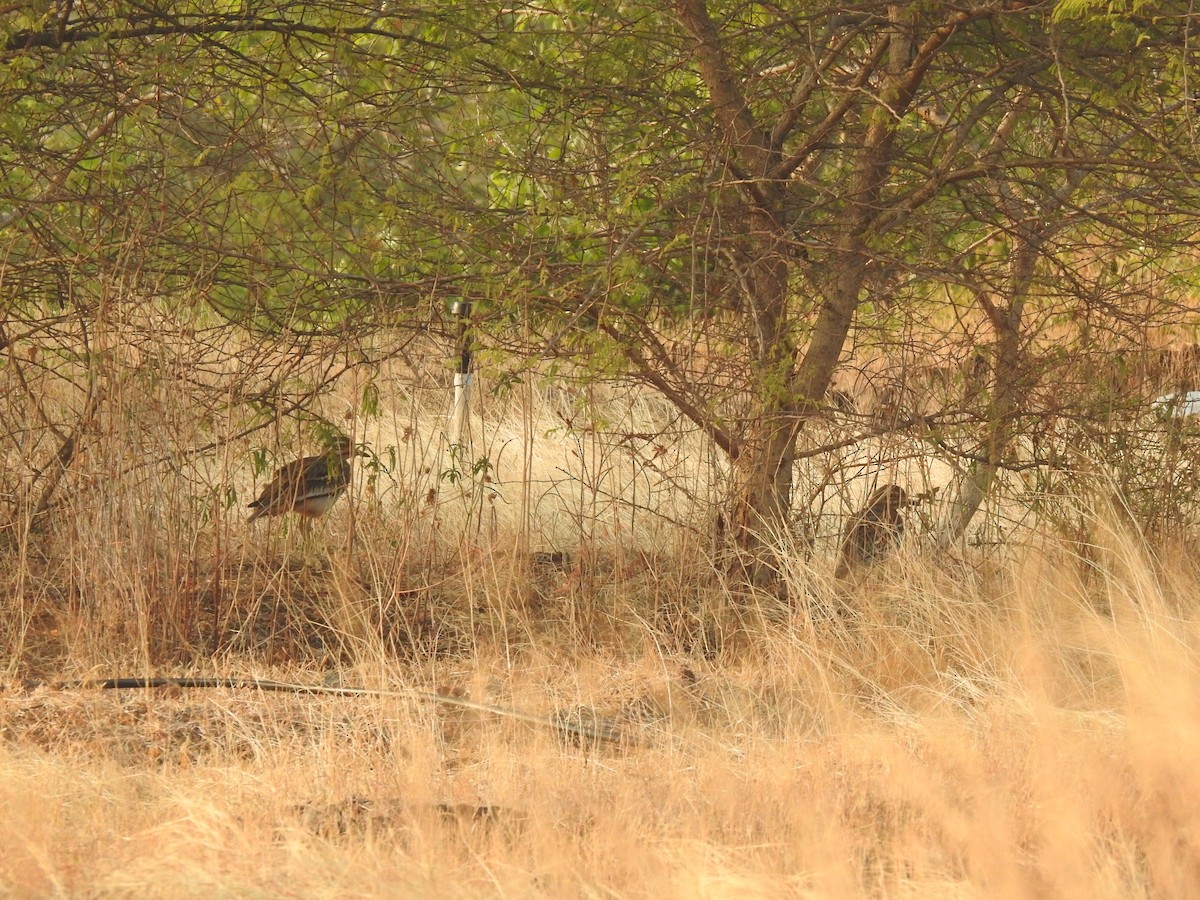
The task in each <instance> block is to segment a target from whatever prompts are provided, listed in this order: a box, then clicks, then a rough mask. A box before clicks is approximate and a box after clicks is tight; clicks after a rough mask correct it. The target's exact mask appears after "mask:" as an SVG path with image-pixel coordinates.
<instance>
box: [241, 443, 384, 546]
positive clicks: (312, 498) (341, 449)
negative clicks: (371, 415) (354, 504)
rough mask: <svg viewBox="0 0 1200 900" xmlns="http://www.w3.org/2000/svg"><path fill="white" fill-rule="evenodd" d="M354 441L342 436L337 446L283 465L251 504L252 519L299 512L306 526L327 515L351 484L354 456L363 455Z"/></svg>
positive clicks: (249, 520) (250, 519) (334, 445)
mask: <svg viewBox="0 0 1200 900" xmlns="http://www.w3.org/2000/svg"><path fill="white" fill-rule="evenodd" d="M361 455H362V451H355V448H354V441H352V440H351V439H350V438H349V437H347V436H346V435H339V436H338V438H337V440H336V441H335V442H334V443H333V445H332V446H331V447H330V448H329V449H328V450H327V451H326V452H324V453H321V454H319V455H317V456H305V457H304V458H302V459H298V460H296V461H295V462H290V463H288V464H287V465H285V466H281V467H280V468H279V470H278V471H276V472H275V475H274V477H273V478H272V479H271V481H270V483H269V484H268V485H267V486H266V487H265V488H263V491H262V493H261V494H259V495H258V499H257V500H255V501H254V502H253V503H251V504H249V506H248V508H249V509H252V510H254V512H252V513H250V518H249V519H248V520H247V521H248V522H253V521H255V520H256V519H260V518H262V517H263V516H281V515H283V514H284V513H289V512H291V513H295V514H296V515H298V516H300V517H302V518H303V519H304V520H305V522H304V524H305V525H308V524H309V521H310V520H312V519H316V518H318V517H319V516H323V515H325V513H327V512H329V510H330V509H331V508H332V507H333V504H335V503H336V502H337V500H338V498H339V497H341V496H342V494H344V493H345V492H346V488H347V487H349V485H350V458H351V457H352V456H361Z"/></svg>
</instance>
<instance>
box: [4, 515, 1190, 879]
mask: <svg viewBox="0 0 1200 900" xmlns="http://www.w3.org/2000/svg"><path fill="white" fill-rule="evenodd" d="M1098 533H1101V534H1102V536H1103V541H1101V542H1098V543H1101V544H1102V546H1100V547H1099V549H1098V551H1097V553H1096V554H1095V558H1093V559H1092V560H1090V561H1088V562H1087V563H1086V564H1085V563H1083V562H1082V561H1080V560H1079V559H1078V558H1077V557H1076V556H1074V555H1072V554H1070V553H1067V552H1065V551H1063V550H1062V549H1060V548H1056V547H1055V546H1053V545H1052V544H1049V543H1047V544H1045V545H1043V546H1042V547H1041V548H1039V549H1037V550H1031V551H1026V552H1025V553H1024V554H1023V555H1021V557H1020V558H1019V559H1016V560H1013V561H1011V562H1009V563H1006V564H1003V565H994V566H992V567H991V568H989V569H987V570H970V569H966V570H949V569H945V568H942V569H938V568H934V567H932V566H930V565H929V561H928V560H926V559H923V558H921V557H920V556H919V555H918V554H914V555H912V556H910V557H909V558H907V559H904V560H901V561H898V563H897V564H896V565H894V566H891V567H889V568H888V569H887V570H886V571H884V572H881V573H877V575H876V576H875V577H873V578H872V579H871V580H870V581H869V582H868V583H865V584H863V585H862V586H861V587H860V588H859V589H858V590H857V592H856V593H855V594H854V596H852V597H850V598H847V604H848V605H849V606H850V607H851V609H852V610H853V615H848V616H846V617H843V618H840V619H834V620H829V621H824V622H819V621H814V620H813V619H812V618H810V617H808V616H804V615H794V616H792V617H790V618H788V619H786V620H784V621H780V620H779V617H775V619H774V620H773V621H768V620H767V619H766V618H764V619H763V620H762V621H760V622H759V623H757V624H755V623H743V629H742V631H741V635H742V638H741V639H742V640H743V641H744V642H745V643H744V645H737V646H729V645H727V646H725V647H724V648H723V649H722V651H721V653H719V654H718V655H716V656H714V657H713V658H711V659H704V658H702V656H700V655H698V654H695V653H691V654H689V653H686V652H683V651H678V650H671V649H669V648H665V647H664V646H663V639H662V635H661V634H660V633H659V632H657V631H656V630H655V629H654V627H653V626H652V625H651V624H650V623H648V622H638V623H626V624H625V626H624V630H623V632H624V640H623V641H621V642H615V641H614V642H612V643H611V644H606V643H604V642H602V641H592V642H590V643H589V644H588V645H587V649H586V650H584V649H582V648H583V647H584V642H583V641H582V640H580V641H576V642H573V643H572V642H570V641H564V640H563V633H562V632H559V631H556V630H553V629H547V628H546V627H545V626H544V625H540V626H539V625H535V624H534V623H533V622H532V621H530V622H527V623H525V624H524V625H523V626H522V627H524V629H525V630H526V631H527V634H526V637H525V639H524V640H523V641H522V642H521V643H520V646H519V647H518V646H516V645H515V644H514V643H512V642H509V643H505V642H504V641H499V640H489V639H487V638H484V637H481V638H479V640H478V643H477V645H476V646H475V648H474V649H473V650H469V651H464V652H462V653H458V654H452V655H446V656H444V657H442V658H438V657H437V656H436V655H425V656H422V657H420V658H419V659H414V660H410V661H408V662H405V663H399V662H396V661H395V658H394V657H389V655H388V654H387V653H385V652H382V651H381V650H380V649H379V648H378V647H376V651H375V652H361V653H360V654H359V655H358V657H357V658H356V660H355V661H354V662H353V663H346V664H343V665H342V666H341V668H340V669H339V672H340V676H341V678H343V679H344V680H346V681H353V682H354V683H360V684H365V685H368V686H375V687H381V688H389V689H393V690H403V689H405V688H411V687H420V688H424V689H429V688H432V687H441V688H442V689H456V690H458V691H459V692H461V693H462V694H464V695H465V696H468V697H471V698H474V699H477V700H480V701H486V702H491V703H501V704H503V705H505V706H510V707H515V708H518V709H521V710H524V711H527V712H532V713H537V714H541V715H545V716H551V717H552V716H554V715H556V714H559V715H561V714H564V713H572V714H581V715H585V716H587V717H589V718H594V719H600V720H602V721H606V722H612V723H615V724H618V725H619V726H620V727H621V728H622V729H623V730H624V731H625V733H626V734H627V735H629V737H630V741H629V742H628V743H627V744H625V745H619V746H618V745H600V746H589V745H586V744H585V745H581V744H580V742H577V741H576V742H572V741H566V740H563V739H562V738H560V737H559V736H558V735H557V734H555V733H554V732H553V731H551V730H548V729H539V728H535V727H530V726H528V725H526V724H524V723H521V722H515V721H510V720H505V719H500V718H492V717H488V716H484V715H480V714H477V713H473V712H463V711H457V710H447V709H439V708H436V707H431V706H430V705H428V704H421V703H416V702H413V701H411V700H408V699H405V698H404V697H402V696H390V697H364V698H354V699H346V698H328V697H325V698H319V697H295V696H282V697H280V696H262V695H257V694H254V693H253V692H241V693H237V692H228V691H215V692H208V693H203V694H201V693H193V694H189V693H183V692H167V693H165V694H164V693H163V692H140V691H135V692H119V693H107V694H104V693H87V692H72V691H55V690H51V689H47V688H40V689H37V690H33V691H24V692H12V693H9V694H7V695H6V696H5V697H4V702H3V706H2V707H0V733H2V734H3V735H4V737H5V740H4V741H3V743H2V744H0V776H2V777H0V805H2V807H3V809H4V810H5V815H4V816H3V817H0V844H2V845H3V846H4V847H5V848H6V852H5V853H4V854H3V855H2V856H0V891H3V892H4V893H6V894H8V895H12V896H47V895H53V894H61V895H67V896H101V895H103V896H126V895H138V896H151V897H153V896H163V897H178V896H196V895H204V896H209V895H213V894H217V895H225V896H243V895H255V896H259V895H266V896H397V895H402V896H431V897H432V896H484V895H495V894H502V895H510V896H511V895H516V896H553V897H563V896H655V897H660V896H688V897H694V896H729V895H734V894H739V895H750V896H790V895H800V896H896V895H905V894H907V895H914V896H922V897H925V896H954V897H959V896H988V897H993V896H1086V897H1128V896H1163V897H1182V896H1195V895H1196V893H1197V892H1198V891H1200V847H1198V838H1197V835H1200V822H1198V821H1197V818H1198V816H1200V812H1198V810H1200V803H1198V802H1197V801H1198V800H1200V775H1197V774H1196V767H1195V765H1194V760H1195V759H1196V756H1197V753H1198V752H1200V692H1198V690H1197V684H1198V682H1197V667H1198V663H1200V617H1198V616H1197V615H1196V612H1195V609H1194V602H1193V600H1192V597H1193V596H1194V592H1195V588H1196V582H1195V580H1194V576H1192V575H1191V574H1190V573H1186V572H1185V571H1184V570H1185V567H1184V566H1181V565H1177V563H1178V562H1179V561H1178V560H1173V559H1156V558H1154V557H1153V556H1152V555H1151V554H1150V553H1149V552H1148V551H1147V549H1146V548H1145V547H1144V546H1143V545H1141V544H1140V543H1139V542H1138V541H1137V540H1135V539H1133V538H1131V537H1129V536H1125V535H1121V534H1119V533H1116V532H1115V531H1110V532H1109V533H1105V530H1104V529H1098ZM1181 573H1182V574H1181ZM479 577H480V579H481V580H484V576H483V575H479ZM505 578H506V576H505V575H504V574H503V573H499V572H498V571H496V570H493V575H492V576H491V579H492V580H490V581H489V582H488V583H487V584H486V585H485V586H480V587H479V588H478V590H479V592H480V594H479V596H480V597H488V596H491V597H494V598H498V597H499V593H500V592H501V591H502V590H503V584H504V581H505ZM497 602H499V600H498V599H497ZM619 608H620V606H619V604H615V605H614V609H619ZM524 615H526V616H528V618H529V619H531V620H532V619H534V618H537V617H538V615H537V614H535V613H534V612H533V611H528V612H526V613H524ZM562 627H563V628H568V627H570V626H569V625H567V624H565V623H564V624H563V626H562ZM574 627H579V628H581V627H583V626H581V625H576V626H574ZM609 627H610V628H612V629H613V630H614V632H616V631H617V630H619V629H617V628H616V626H609ZM517 630H520V629H517ZM639 634H640V636H641V643H640V644H638V643H637V642H636V641H635V640H634V639H633V638H634V635H639ZM230 664H231V665H232V663H230ZM293 674H294V675H295V676H296V677H307V678H310V679H311V678H315V677H317V675H318V673H317V672H314V671H312V670H311V669H304V668H301V669H299V670H297V671H294V672H293Z"/></svg>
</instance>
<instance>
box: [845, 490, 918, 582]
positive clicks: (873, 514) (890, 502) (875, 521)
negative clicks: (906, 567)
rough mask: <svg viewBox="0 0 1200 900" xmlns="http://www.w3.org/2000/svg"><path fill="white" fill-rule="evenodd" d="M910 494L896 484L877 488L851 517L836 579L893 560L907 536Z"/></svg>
mask: <svg viewBox="0 0 1200 900" xmlns="http://www.w3.org/2000/svg"><path fill="white" fill-rule="evenodd" d="M906 506H908V493H907V492H906V491H905V490H904V488H902V487H900V486H899V485H895V484H885V485H884V486H883V487H881V488H877V489H876V490H875V492H874V493H873V494H871V496H870V497H869V498H867V503H866V506H864V507H863V508H862V509H860V510H859V511H858V512H856V513H855V514H854V515H853V516H851V517H850V521H849V522H847V523H846V530H845V531H844V532H843V533H842V548H841V552H839V553H838V562H837V569H836V570H835V571H834V573H833V574H834V577H835V578H845V577H846V576H848V575H849V574H850V573H851V572H853V571H855V570H857V569H865V568H868V567H870V566H872V565H874V564H875V563H877V562H881V561H882V560H884V559H886V558H887V557H889V556H890V555H891V554H892V553H894V552H895V550H896V548H897V547H898V546H900V538H901V537H902V536H903V535H904V516H903V515H902V514H901V510H903V509H904V507H906Z"/></svg>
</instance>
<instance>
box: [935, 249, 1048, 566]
mask: <svg viewBox="0 0 1200 900" xmlns="http://www.w3.org/2000/svg"><path fill="white" fill-rule="evenodd" d="M1017 242H1018V243H1017V247H1016V249H1015V250H1014V251H1013V260H1012V266H1011V269H1010V272H1009V278H1008V291H1007V293H1008V298H1009V299H1008V305H1007V307H1006V308H1003V309H1002V308H1000V307H997V306H996V305H995V304H994V303H992V302H991V301H990V300H989V299H988V298H987V297H986V295H985V294H983V293H980V295H979V297H980V302H981V304H982V305H983V307H984V309H985V310H986V312H987V315H988V319H989V320H990V322H991V324H992V330H993V331H994V332H995V335H996V344H995V347H996V353H995V359H994V360H993V366H992V402H991V403H990V404H989V408H988V430H987V434H986V435H985V436H984V439H983V441H982V442H981V445H980V448H979V450H980V453H979V455H980V457H981V458H980V459H976V460H975V461H973V462H972V463H971V466H970V468H969V469H968V470H967V473H966V474H965V475H964V476H963V478H962V482H961V483H960V485H959V489H958V496H957V497H956V498H955V499H954V501H953V503H952V504H951V506H950V509H949V511H948V512H947V514H946V518H945V521H944V522H943V524H942V529H941V534H940V535H939V538H938V543H939V545H940V546H942V547H943V548H945V547H949V546H950V545H952V544H955V543H957V542H958V541H960V540H962V538H963V535H965V534H966V532H967V528H969V527H970V525H971V520H972V519H974V518H975V514H976V513H978V512H979V509H980V507H981V506H982V505H983V501H984V500H986V499H987V496H988V494H989V493H990V492H991V489H992V485H993V484H994V483H995V481H996V476H997V475H998V474H999V472H1000V466H1001V464H1002V463H1003V461H1004V454H1005V453H1006V452H1007V451H1008V445H1009V442H1010V441H1011V439H1012V433H1013V417H1014V416H1015V415H1016V413H1017V412H1018V411H1019V410H1020V403H1021V396H1022V394H1023V393H1024V389H1025V378H1024V376H1023V371H1024V366H1023V365H1022V362H1021V324H1022V316H1023V313H1024V309H1025V299H1026V297H1027V296H1028V293H1029V286H1030V283H1031V282H1032V280H1033V273H1034V268H1035V266H1036V264H1037V258H1038V248H1039V247H1040V241H1038V240H1035V239H1034V238H1032V237H1019V238H1017Z"/></svg>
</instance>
